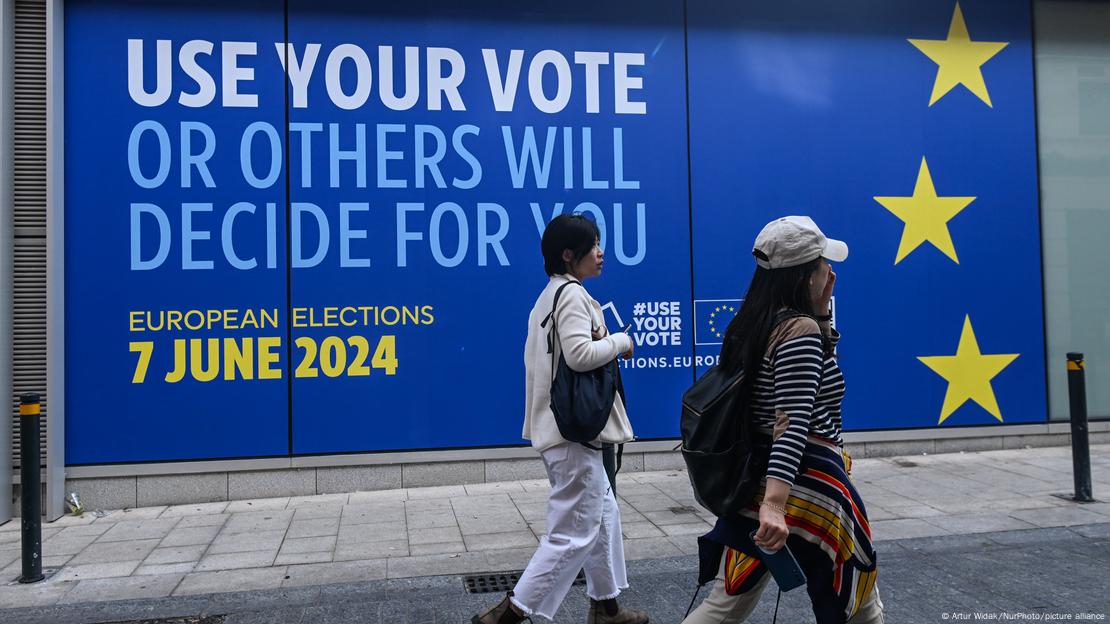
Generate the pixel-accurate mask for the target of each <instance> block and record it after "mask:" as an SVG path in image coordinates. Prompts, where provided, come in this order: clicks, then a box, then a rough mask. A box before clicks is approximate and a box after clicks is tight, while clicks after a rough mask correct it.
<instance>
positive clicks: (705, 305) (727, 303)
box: [694, 299, 743, 345]
mask: <svg viewBox="0 0 1110 624" xmlns="http://www.w3.org/2000/svg"><path fill="white" fill-rule="evenodd" d="M742 301H743V299H696V300H694V318H695V319H696V321H695V322H696V324H695V325H694V344H696V345H719V344H721V343H722V342H723V341H724V338H725V330H726V329H728V324H729V323H730V322H731V321H732V317H734V316H736V313H737V312H738V311H739V310H740V303H741V302H742Z"/></svg>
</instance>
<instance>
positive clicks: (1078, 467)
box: [1068, 353, 1095, 503]
mask: <svg viewBox="0 0 1110 624" xmlns="http://www.w3.org/2000/svg"><path fill="white" fill-rule="evenodd" d="M1068 398H1069V401H1070V404H1071V462H1072V473H1073V474H1074V476H1075V496H1074V498H1073V499H1072V500H1075V501H1077V502H1080V503H1090V502H1093V501H1094V500H1095V499H1094V497H1093V495H1092V492H1091V448H1090V443H1089V440H1088V435H1087V379H1086V364H1085V363H1084V361H1083V354H1082V353H1069V354H1068Z"/></svg>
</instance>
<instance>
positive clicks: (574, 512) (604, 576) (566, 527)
mask: <svg viewBox="0 0 1110 624" xmlns="http://www.w3.org/2000/svg"><path fill="white" fill-rule="evenodd" d="M540 249H541V251H542V252H543V259H544V270H545V271H546V272H547V275H548V277H549V280H548V283H547V287H546V288H544V289H543V292H541V293H540V296H539V298H538V299H536V305H535V306H534V307H533V308H532V313H531V314H530V315H529V317H528V339H527V341H526V342H525V346H524V368H525V379H526V385H525V411H524V432H523V436H524V438H525V439H527V440H530V441H531V442H532V446H533V447H534V448H535V449H536V450H537V451H539V453H540V456H541V457H542V458H543V463H544V466H545V467H546V468H547V477H548V480H549V481H550V482H551V493H550V494H549V495H548V499H547V534H546V535H545V536H544V537H543V539H542V540H540V546H539V548H538V549H537V550H536V553H535V554H534V555H533V556H532V560H531V561H530V562H529V563H528V567H527V569H525V570H524V573H523V574H522V575H521V577H520V580H519V581H518V582H517V584H516V587H515V588H514V589H513V591H510V592H509V593H508V595H506V596H505V598H504V599H503V600H502V601H501V602H499V603H498V604H496V605H494V606H493V607H491V608H489V609H487V610H486V611H485V612H483V613H481V614H479V615H475V616H474V617H473V618H472V619H471V622H472V623H473V624H498V623H503V624H516V623H517V622H520V621H522V620H524V619H526V618H528V617H529V616H532V615H539V616H542V617H545V618H547V619H554V616H555V612H556V611H557V610H558V609H559V605H560V604H562V602H563V598H565V597H566V595H567V592H568V591H570V587H571V585H572V584H573V583H574V578H575V577H576V576H577V575H578V571H579V570H585V573H586V594H587V596H589V598H590V608H589V614H588V616H587V624H644V623H645V622H647V621H648V616H647V614H646V613H643V612H640V611H635V610H632V609H627V608H623V607H620V606H619V605H618V604H617V601H616V598H617V596H618V595H619V594H620V592H621V590H622V589H625V588H627V587H628V578H627V576H628V575H627V571H626V570H625V563H624V543H623V541H622V538H621V522H620V510H619V508H618V507H617V500H616V497H615V496H614V494H613V492H612V489H611V488H610V485H609V479H608V476H607V475H606V473H605V467H604V465H603V463H602V457H601V451H600V450H594V449H592V448H589V447H587V446H586V445H583V444H579V443H576V442H567V441H566V440H564V439H563V437H562V436H561V435H560V434H559V427H558V426H557V425H556V423H555V416H554V414H553V413H552V412H551V380H552V378H553V377H554V372H553V370H554V363H555V362H558V361H559V355H560V354H562V355H563V356H564V357H565V358H566V362H567V366H569V367H570V368H572V369H573V370H576V371H588V370H592V369H595V368H597V367H599V366H602V365H603V364H607V363H608V362H611V361H612V360H614V359H615V358H617V357H618V356H623V357H625V358H630V357H632V339H631V338H630V337H629V336H628V335H627V334H625V333H617V334H609V333H608V331H607V329H606V327H605V322H604V317H603V315H602V312H601V306H600V305H599V304H598V303H597V301H594V299H593V297H591V296H590V294H589V293H588V292H586V289H585V288H584V287H583V286H581V282H583V281H585V280H586V279H589V278H592V277H597V276H599V275H601V268H602V264H603V262H604V254H603V253H602V251H601V248H600V246H599V241H598V230H597V225H596V224H595V223H594V222H593V221H590V220H589V219H587V218H585V217H583V216H581V215H561V216H558V217H556V218H555V219H553V220H552V221H551V223H549V224H548V226H547V229H545V230H544V233H543V238H542V240H541V242H540ZM568 281H575V282H578V284H572V285H570V286H567V287H566V288H564V289H563V292H562V294H561V295H560V296H559V309H557V310H554V311H552V304H553V300H554V298H555V291H556V290H558V289H559V287H560V286H562V285H563V284H566V283H567V282H568ZM552 313H553V317H554V318H553V321H554V323H555V324H556V325H557V331H556V332H555V334H553V335H554V336H557V337H558V339H557V340H552V341H550V344H551V349H550V350H549V349H548V345H549V339H550V338H551V337H552V334H550V333H549V332H551V330H552V323H546V324H545V323H544V320H545V319H546V318H547V317H548V316H549V315H552ZM632 438H633V435H632V427H631V425H630V424H629V422H628V416H627V413H626V412H625V407H624V403H623V401H621V398H620V396H619V395H618V396H617V397H616V400H615V401H614V404H613V411H612V413H611V414H610V416H609V422H608V424H607V425H606V427H605V429H604V430H603V431H602V432H601V435H600V436H599V437H598V440H597V442H598V443H624V442H628V441H631V440H632ZM591 446H597V445H591Z"/></svg>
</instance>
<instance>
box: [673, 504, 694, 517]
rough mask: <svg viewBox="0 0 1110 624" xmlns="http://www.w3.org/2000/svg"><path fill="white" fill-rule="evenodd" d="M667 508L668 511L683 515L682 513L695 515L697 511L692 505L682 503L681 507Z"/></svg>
mask: <svg viewBox="0 0 1110 624" xmlns="http://www.w3.org/2000/svg"><path fill="white" fill-rule="evenodd" d="M669 509H670V512H671V513H673V514H675V515H683V514H695V515H696V514H697V513H698V510H697V509H694V508H693V507H691V506H689V505H684V506H682V507H670V508H669Z"/></svg>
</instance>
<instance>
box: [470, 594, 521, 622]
mask: <svg viewBox="0 0 1110 624" xmlns="http://www.w3.org/2000/svg"><path fill="white" fill-rule="evenodd" d="M512 595H513V592H511V591H510V592H509V593H507V594H505V597H504V598H502V599H501V602H499V603H497V604H495V605H493V606H492V607H490V608H489V609H486V610H485V611H483V612H482V613H479V614H478V615H475V616H474V617H472V618H470V622H471V624H517V623H518V622H523V621H524V620H528V621H531V619H530V618H528V617H527V616H524V615H518V614H517V612H516V611H515V610H514V609H513V606H512V602H510V601H509V598H510V597H511V596H512Z"/></svg>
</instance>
